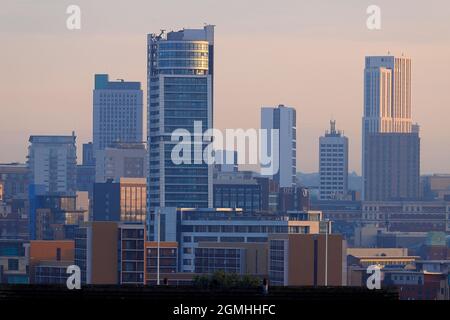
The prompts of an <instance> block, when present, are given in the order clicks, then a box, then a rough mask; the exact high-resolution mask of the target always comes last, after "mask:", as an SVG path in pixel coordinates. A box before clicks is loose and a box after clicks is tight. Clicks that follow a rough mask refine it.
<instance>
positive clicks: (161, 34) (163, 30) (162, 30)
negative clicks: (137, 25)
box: [158, 29, 166, 39]
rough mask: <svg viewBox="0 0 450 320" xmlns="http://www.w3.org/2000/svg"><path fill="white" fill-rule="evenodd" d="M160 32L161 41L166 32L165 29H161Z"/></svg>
mask: <svg viewBox="0 0 450 320" xmlns="http://www.w3.org/2000/svg"><path fill="white" fill-rule="evenodd" d="M159 31H161V32H160V33H159V35H158V38H159V39H161V37H162V36H163V34H164V32H166V30H165V29H160V30H159Z"/></svg>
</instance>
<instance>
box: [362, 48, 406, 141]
mask: <svg viewBox="0 0 450 320" xmlns="http://www.w3.org/2000/svg"><path fill="white" fill-rule="evenodd" d="M411 126H412V120H411V58H407V57H394V56H371V57H366V65H365V69H364V119H363V132H364V133H381V132H403V133H405V132H411Z"/></svg>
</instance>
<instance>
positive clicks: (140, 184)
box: [92, 178, 147, 223]
mask: <svg viewBox="0 0 450 320" xmlns="http://www.w3.org/2000/svg"><path fill="white" fill-rule="evenodd" d="M146 190H147V185H146V180H145V178H120V180H119V182H113V181H112V180H108V181H107V182H105V183H96V184H95V185H94V200H93V201H94V203H93V210H92V211H93V221H116V222H119V221H122V222H141V223H144V222H145V221H146V212H147V202H146V199H147V198H146Z"/></svg>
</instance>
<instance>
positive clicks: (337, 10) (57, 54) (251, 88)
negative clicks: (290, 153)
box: [0, 0, 450, 173]
mask: <svg viewBox="0 0 450 320" xmlns="http://www.w3.org/2000/svg"><path fill="white" fill-rule="evenodd" d="M416 2H417V3H412V1H406V0H405V1H403V0H389V1H381V0H370V1H365V0H340V1H336V0H329V1H328V0H327V1H325V0H311V1H302V0H291V1H287V0H285V1H280V0H278V1H266V0H248V1H244V0H239V1H238V0H222V1H213V0H141V1H132V0H129V1H110V0H109V1H107V0H86V1H81V0H71V1H62V0H47V1H44V0H40V1H36V0H28V1H21V0H2V2H1V4H0V98H1V100H0V101H1V104H0V106H1V110H0V111H1V112H0V150H1V151H0V162H11V161H20V162H23V161H25V156H26V153H27V145H28V137H29V135H30V134H70V133H71V131H72V130H75V131H76V134H77V136H78V138H77V141H78V145H79V147H80V146H81V143H84V142H87V141H90V139H91V136H92V88H93V75H94V73H109V74H110V75H111V78H112V79H116V78H124V79H127V80H135V81H141V82H142V83H143V86H144V88H145V82H146V34H147V33H153V32H154V33H156V32H159V30H160V29H166V30H167V31H170V30H177V29H180V28H183V27H186V28H201V27H202V26H203V24H204V23H209V24H215V25H216V33H215V45H216V48H215V89H214V90H215V110H214V116H215V119H214V121H215V126H216V127H217V128H219V129H225V128H251V127H254V128H258V127H259V122H260V120H259V118H260V114H259V109H260V107H261V106H263V105H264V106H269V105H278V104H281V103H282V104H285V105H289V106H293V107H295V108H296V109H297V128H298V129H297V131H298V169H299V170H301V171H303V172H312V171H317V170H318V139H319V135H321V134H323V132H324V131H325V130H326V129H327V128H328V122H329V120H330V118H331V117H333V118H334V119H336V121H337V127H338V129H341V130H344V131H345V134H346V135H347V136H348V137H349V139H350V170H356V171H357V172H360V167H361V165H360V162H361V156H360V145H361V138H360V135H361V117H362V107H363V68H364V56H365V55H382V54H386V53H387V52H388V50H389V51H390V52H391V53H392V54H398V55H400V54H402V53H405V54H406V55H408V56H410V57H411V58H412V62H413V70H412V110H413V120H414V121H416V122H418V123H419V124H420V125H421V137H422V145H421V151H422V168H421V169H422V170H421V171H422V173H430V172H441V173H443V172H450V147H449V146H450V143H449V140H450V126H449V125H448V122H449V121H450V95H449V92H450V76H449V75H450V2H449V1H448V0H428V1H416ZM70 4H77V5H79V6H80V7H81V30H75V31H71V30H68V29H67V28H66V19H67V17H68V15H67V14H66V8H67V6H68V5H70ZM372 4H375V5H378V6H380V7H381V17H382V25H381V27H382V29H381V30H379V31H370V30H368V29H367V28H366V19H367V14H366V8H367V7H368V6H369V5H372ZM144 104H145V101H144ZM79 149H81V148H79ZM79 151H80V150H79ZM80 156H81V153H80V152H79V157H80Z"/></svg>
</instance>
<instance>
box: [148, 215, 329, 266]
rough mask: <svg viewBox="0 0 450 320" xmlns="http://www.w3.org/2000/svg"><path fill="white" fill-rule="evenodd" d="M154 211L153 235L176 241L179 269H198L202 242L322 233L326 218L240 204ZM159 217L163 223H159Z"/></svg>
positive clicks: (249, 241)
mask: <svg viewBox="0 0 450 320" xmlns="http://www.w3.org/2000/svg"><path fill="white" fill-rule="evenodd" d="M158 210H160V212H159V213H157V214H152V215H150V216H149V217H150V221H149V223H148V227H149V234H148V235H149V239H150V240H153V241H157V237H158V236H157V234H158V227H159V228H160V240H161V241H176V242H178V245H179V254H180V258H179V271H180V272H194V270H195V263H194V260H195V252H194V251H195V248H197V247H198V244H199V242H214V243H219V242H223V243H236V242H243V243H264V242H267V239H268V235H269V234H270V233H304V234H309V233H320V232H324V230H326V229H325V228H326V222H325V221H323V220H322V213H321V212H318V211H309V212H291V213H289V214H286V215H281V214H260V213H259V214H246V213H244V212H243V211H242V209H240V208H236V209H230V208H215V209H208V208H198V209H195V208H191V209H187V208H161V209H158ZM158 220H159V223H158Z"/></svg>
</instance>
